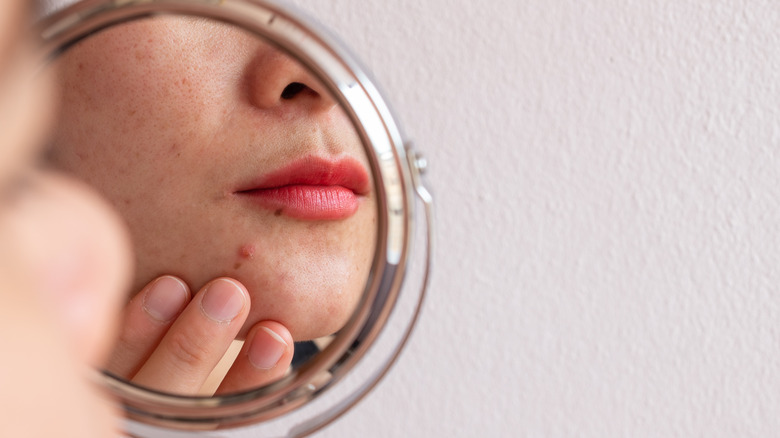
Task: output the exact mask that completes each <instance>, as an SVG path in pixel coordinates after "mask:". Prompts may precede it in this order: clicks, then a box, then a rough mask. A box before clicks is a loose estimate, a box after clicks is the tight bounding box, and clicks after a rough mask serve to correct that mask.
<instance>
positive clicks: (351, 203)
mask: <svg viewBox="0 0 780 438" xmlns="http://www.w3.org/2000/svg"><path fill="white" fill-rule="evenodd" d="M245 187H247V188H246V189H241V190H238V191H236V192H235V193H236V194H237V195H240V196H242V197H247V198H249V199H250V200H251V201H252V202H254V203H256V204H257V205H259V206H260V207H262V208H266V209H269V210H274V211H275V212H276V213H277V214H284V215H286V216H289V217H292V218H296V219H305V220H338V219H345V218H348V217H350V216H352V215H353V214H355V212H356V211H357V209H358V207H359V205H360V198H361V197H362V196H364V195H366V194H368V192H369V188H370V186H369V180H368V172H366V169H365V168H364V167H363V165H362V164H360V163H359V162H358V161H357V160H355V159H353V158H341V159H338V160H328V159H325V158H321V157H306V158H304V159H301V160H298V161H295V162H293V163H290V164H289V165H287V166H285V167H283V168H281V169H279V170H276V171H274V172H272V173H271V174H268V175H265V176H263V177H261V178H260V179H259V180H256V181H253V182H252V183H250V184H248V185H246V186H245Z"/></svg>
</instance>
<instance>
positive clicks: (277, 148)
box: [51, 17, 376, 341]
mask: <svg viewBox="0 0 780 438" xmlns="http://www.w3.org/2000/svg"><path fill="white" fill-rule="evenodd" d="M57 64H58V66H57V67H58V68H59V71H58V76H59V78H60V82H61V86H62V90H63V91H62V93H63V94H62V107H61V114H60V119H59V123H58V126H57V130H56V134H55V136H54V140H53V147H52V151H51V160H52V162H53V163H54V164H55V166H57V167H59V168H62V169H65V170H67V171H69V172H72V173H74V174H76V175H78V176H79V177H80V178H82V179H84V180H86V181H87V182H88V183H90V184H92V185H94V186H95V187H97V188H98V189H99V190H100V191H101V192H102V193H103V194H104V195H105V196H106V197H107V198H108V199H109V200H110V201H111V203H112V204H113V205H114V206H115V207H116V208H117V209H118V210H119V211H120V213H121V214H122V215H123V217H124V218H125V220H126V222H127V224H128V225H129V228H130V230H131V234H132V237H133V243H134V246H135V251H136V263H137V267H138V270H137V272H136V276H135V281H134V286H133V289H132V290H131V291H129V295H132V294H135V293H137V292H138V291H139V290H140V289H141V288H142V287H143V286H144V285H145V284H146V283H148V282H149V281H151V280H152V279H154V278H156V277H157V276H159V275H163V274H172V275H177V276H180V277H181V278H182V279H184V280H185V281H186V282H187V283H188V284H189V285H190V287H191V288H192V289H193V290H198V289H199V288H200V287H202V286H203V285H204V284H205V283H207V282H208V281H210V280H212V279H213V278H216V277H219V276H229V277H233V278H236V279H237V280H239V281H241V282H242V283H243V284H244V285H245V286H246V287H247V289H248V290H249V293H250V298H251V311H250V316H249V318H248V319H247V322H246V324H245V326H244V330H243V331H242V333H241V334H240V336H243V334H244V333H245V331H246V329H247V328H248V327H251V326H252V325H253V324H255V323H256V322H257V321H260V320H276V321H278V322H280V323H282V324H284V325H285V326H287V327H288V328H289V330H290V332H291V333H292V335H293V338H294V339H295V340H296V341H298V340H306V339H312V338H315V337H320V336H325V335H328V334H331V333H333V332H335V331H337V330H338V329H340V328H341V327H342V326H343V325H344V324H345V322H346V321H347V319H348V318H349V316H350V315H351V313H352V311H353V310H354V308H355V305H356V303H357V301H358V300H359V298H360V294H361V293H362V291H363V288H364V286H365V282H366V279H367V276H368V272H369V269H370V266H371V261H372V256H373V251H374V245H375V237H376V202H375V196H374V192H373V187H372V180H371V177H370V174H369V173H368V169H369V166H368V160H367V158H366V155H365V152H364V151H363V146H362V144H361V142H360V140H359V138H358V136H357V134H356V132H355V129H354V127H353V125H352V123H351V121H350V120H349V118H348V117H347V116H346V114H345V113H344V111H343V109H342V108H341V107H340V106H339V105H337V103H336V102H335V101H334V100H333V99H332V98H331V97H330V96H329V95H328V93H327V91H326V89H325V88H324V87H323V86H322V85H321V84H320V83H318V82H317V81H316V80H315V79H314V78H313V77H312V76H311V75H310V74H309V73H308V72H307V71H306V70H304V69H303V68H302V67H301V66H300V65H298V64H297V63H296V62H295V61H293V60H292V59H291V58H289V57H287V56H285V55H283V54H282V53H280V52H279V51H277V50H275V49H274V48H272V47H271V46H269V45H268V44H265V43H264V42H262V41H258V40H257V39H256V38H254V37H252V36H249V35H247V34H245V33H243V32H242V31H240V30H237V29H234V28H231V27H229V26H226V25H222V24H217V23H213V22H209V21H205V20H201V19H194V18H182V17H158V18H154V19H147V20H143V21H137V22H132V23H129V24H126V25H122V26H118V27H115V28H112V29H109V30H107V31H104V32H102V33H100V34H98V35H96V36H93V37H91V38H88V39H87V40H85V41H83V42H81V43H79V44H78V45H77V46H75V47H74V48H72V49H70V50H69V51H68V52H67V53H66V54H65V55H64V56H63V57H62V58H61V59H60V60H59V61H58V63H57Z"/></svg>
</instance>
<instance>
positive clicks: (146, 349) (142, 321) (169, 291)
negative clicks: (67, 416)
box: [107, 275, 190, 378]
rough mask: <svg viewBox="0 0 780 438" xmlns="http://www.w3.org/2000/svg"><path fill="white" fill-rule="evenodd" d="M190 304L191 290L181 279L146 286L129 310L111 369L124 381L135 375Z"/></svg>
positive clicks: (167, 277) (111, 358)
mask: <svg viewBox="0 0 780 438" xmlns="http://www.w3.org/2000/svg"><path fill="white" fill-rule="evenodd" d="M189 301H190V289H189V287H187V284H186V283H184V281H182V280H181V279H179V278H176V277H173V276H170V275H165V276H162V277H159V278H157V279H155V280H154V281H152V282H151V283H149V284H148V285H146V287H144V288H143V290H141V292H139V293H138V295H136V296H135V297H133V299H132V300H130V303H128V304H127V306H126V307H125V310H124V316H123V319H122V327H121V328H120V333H119V340H118V341H117V343H116V346H115V347H114V351H113V352H112V354H111V357H110V359H109V362H108V366H107V369H108V370H109V371H110V372H112V373H114V374H116V375H117V376H120V377H124V378H129V377H131V376H133V375H135V374H136V373H137V372H138V369H139V368H140V367H141V365H143V364H144V362H146V360H147V359H148V358H149V356H151V354H152V352H154V349H155V347H157V344H159V343H160V341H161V340H162V338H163V336H165V333H166V332H167V331H168V329H169V328H170V327H171V325H172V324H173V321H174V320H175V319H176V317H177V316H179V314H180V313H181V312H182V311H183V310H184V308H185V306H186V305H187V303H189Z"/></svg>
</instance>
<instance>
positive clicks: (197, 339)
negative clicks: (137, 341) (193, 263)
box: [132, 278, 249, 394]
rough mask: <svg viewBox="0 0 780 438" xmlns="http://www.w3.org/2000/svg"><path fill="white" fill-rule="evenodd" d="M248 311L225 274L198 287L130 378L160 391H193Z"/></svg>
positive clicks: (237, 285)
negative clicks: (199, 289) (195, 293)
mask: <svg viewBox="0 0 780 438" xmlns="http://www.w3.org/2000/svg"><path fill="white" fill-rule="evenodd" d="M248 313H249V294H248V293H247V291H246V289H245V288H244V286H243V285H242V284H241V283H239V282H237V281H235V280H232V279H229V278H218V279H216V280H214V281H212V282H210V283H208V284H207V285H206V286H204V287H203V289H202V290H201V291H200V292H198V294H197V295H196V296H195V297H194V298H193V300H192V301H191V302H190V304H189V305H188V306H187V308H186V309H184V311H183V312H182V313H181V315H180V316H179V317H178V318H177V319H176V322H174V323H173V325H172V326H171V328H170V329H169V330H168V332H167V333H166V334H165V336H164V337H163V338H162V340H161V341H160V343H159V345H158V347H157V348H156V349H155V350H154V352H153V353H152V354H151V355H150V356H149V359H148V360H147V361H146V363H145V364H144V365H143V366H142V367H141V369H140V370H139V371H138V373H136V375H135V376H134V377H133V379H132V380H133V382H135V383H137V384H139V385H143V386H148V387H151V388H154V389H156V390H160V391H170V392H174V393H178V394H194V393H196V392H198V390H199V389H200V387H201V386H202V385H203V383H204V382H205V381H206V378H207V377H208V376H209V374H210V373H211V371H212V370H213V369H214V367H215V366H216V364H217V363H218V362H219V360H220V359H221V358H222V356H223V355H224V354H225V351H226V350H227V348H228V347H229V346H230V343H231V342H232V341H233V339H234V338H235V336H236V334H237V333H238V331H239V330H240V329H241V326H242V325H243V323H244V321H245V320H246V316H247V314H248Z"/></svg>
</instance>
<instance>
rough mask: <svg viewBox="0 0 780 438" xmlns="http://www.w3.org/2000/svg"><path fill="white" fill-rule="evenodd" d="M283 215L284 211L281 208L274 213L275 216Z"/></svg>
mask: <svg viewBox="0 0 780 438" xmlns="http://www.w3.org/2000/svg"><path fill="white" fill-rule="evenodd" d="M281 215H282V209H281V208H280V209H278V210H276V211H274V216H281Z"/></svg>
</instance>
